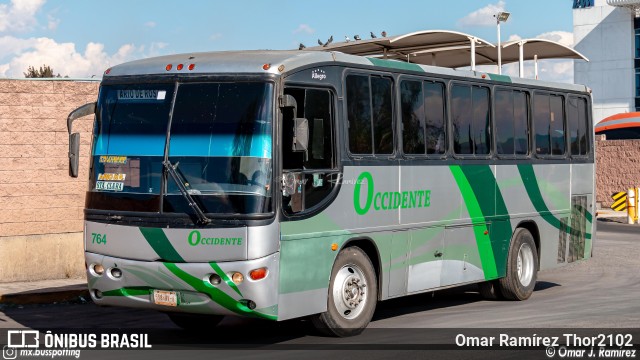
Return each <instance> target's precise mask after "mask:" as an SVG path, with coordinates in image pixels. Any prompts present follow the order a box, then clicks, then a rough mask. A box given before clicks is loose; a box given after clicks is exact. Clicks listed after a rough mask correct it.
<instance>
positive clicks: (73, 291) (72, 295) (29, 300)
mask: <svg viewBox="0 0 640 360" xmlns="http://www.w3.org/2000/svg"><path fill="white" fill-rule="evenodd" d="M78 297H83V298H85V299H86V300H87V301H89V299H90V297H89V289H88V288H87V284H78V285H69V286H62V287H55V288H45V289H37V290H30V291H24V292H18V293H8V294H1V293H0V304H2V305H32V304H53V303H59V302H65V301H74V300H78Z"/></svg>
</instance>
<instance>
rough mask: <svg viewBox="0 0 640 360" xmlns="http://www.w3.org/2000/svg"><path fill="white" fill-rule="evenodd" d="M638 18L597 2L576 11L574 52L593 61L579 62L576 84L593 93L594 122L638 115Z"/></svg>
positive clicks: (575, 72) (575, 76) (575, 67)
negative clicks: (636, 56) (636, 48)
mask: <svg viewBox="0 0 640 360" xmlns="http://www.w3.org/2000/svg"><path fill="white" fill-rule="evenodd" d="M633 19H634V15H633V14H632V12H631V11H630V10H628V9H625V8H619V7H613V6H609V5H607V3H606V1H605V0H596V1H595V6H594V7H591V8H586V9H574V10H573V37H574V48H575V49H576V50H577V51H579V52H580V53H582V54H584V55H585V56H586V57H587V58H589V60H590V61H589V62H584V61H581V60H580V61H576V62H575V64H574V82H575V83H576V84H585V85H587V86H589V87H590V88H591V89H593V120H594V122H595V123H598V122H600V121H601V120H602V119H604V118H606V117H608V116H611V115H614V114H618V113H624V112H630V111H635V69H634V63H633V60H634V58H635V40H634V30H633Z"/></svg>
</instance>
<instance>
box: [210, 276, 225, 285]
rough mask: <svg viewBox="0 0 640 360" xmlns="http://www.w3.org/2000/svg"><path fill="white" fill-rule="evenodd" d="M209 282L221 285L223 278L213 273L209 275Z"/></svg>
mask: <svg viewBox="0 0 640 360" xmlns="http://www.w3.org/2000/svg"><path fill="white" fill-rule="evenodd" d="M209 282H210V283H211V285H220V283H221V282H222V278H220V275H218V274H211V276H209Z"/></svg>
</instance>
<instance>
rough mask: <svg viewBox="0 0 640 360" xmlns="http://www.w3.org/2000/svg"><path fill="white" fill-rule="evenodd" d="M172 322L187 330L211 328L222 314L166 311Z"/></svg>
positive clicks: (220, 318) (221, 317) (220, 319)
mask: <svg viewBox="0 0 640 360" xmlns="http://www.w3.org/2000/svg"><path fill="white" fill-rule="evenodd" d="M167 315H168V316H169V319H171V321H173V323H174V324H176V325H178V326H179V327H181V328H183V329H184V330H188V331H195V330H205V329H211V328H212V327H214V326H216V325H218V323H220V321H222V319H223V318H224V316H222V315H204V314H184V313H167Z"/></svg>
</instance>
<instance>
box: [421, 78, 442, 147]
mask: <svg viewBox="0 0 640 360" xmlns="http://www.w3.org/2000/svg"><path fill="white" fill-rule="evenodd" d="M424 95H425V99H424V102H425V107H426V117H427V119H426V124H425V131H426V134H427V136H426V138H427V154H438V155H441V154H444V151H445V140H444V126H445V122H444V119H445V117H444V85H443V84H441V83H429V82H425V83H424Z"/></svg>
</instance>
